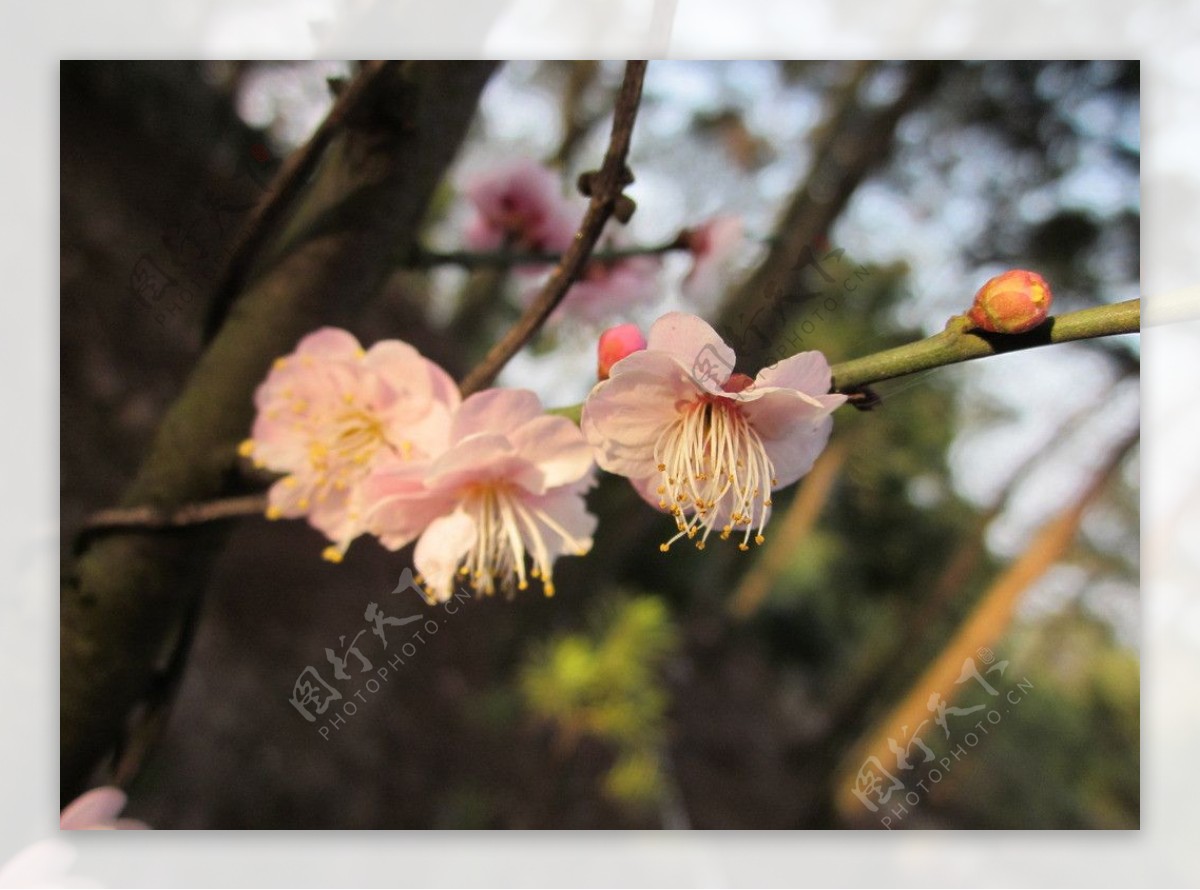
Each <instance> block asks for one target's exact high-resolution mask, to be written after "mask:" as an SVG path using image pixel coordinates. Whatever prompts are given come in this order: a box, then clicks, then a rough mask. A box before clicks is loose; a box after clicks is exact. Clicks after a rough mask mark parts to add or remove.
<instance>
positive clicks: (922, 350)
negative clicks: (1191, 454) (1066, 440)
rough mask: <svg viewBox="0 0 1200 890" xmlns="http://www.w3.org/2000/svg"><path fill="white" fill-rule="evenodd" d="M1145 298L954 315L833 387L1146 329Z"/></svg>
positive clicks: (849, 387) (844, 366)
mask: <svg viewBox="0 0 1200 890" xmlns="http://www.w3.org/2000/svg"><path fill="white" fill-rule="evenodd" d="M1141 321H1142V303H1141V300H1127V301H1125V302H1124V303H1113V304H1111V305H1108V306H1095V307H1093V308H1091V309H1081V310H1079V311H1078V312H1068V313H1067V314H1066V315H1058V316H1055V317H1054V318H1048V319H1046V321H1045V322H1044V323H1043V324H1041V325H1039V326H1038V327H1036V328H1034V329H1033V330H1032V331H1027V332H1025V333H1024V334H988V333H985V332H983V331H977V330H970V328H969V324H970V323H969V322H968V321H967V320H966V319H965V318H964V317H963V316H956V317H955V318H953V319H951V320H950V322H949V324H947V325H946V329H945V330H944V331H942V332H941V333H938V334H934V335H933V336H932V337H928V338H926V339H924V340H918V341H917V342H916V343H907V344H905V345H904V346H897V347H896V348H895V349H887V350H885V351H883V352H876V353H874V354H873V355H867V356H863V357H862V358H856V359H851V360H850V361H848V362H840V363H839V364H836V365H834V366H833V369H832V370H833V391H834V392H851V391H854V390H858V389H861V388H862V387H864V386H866V385H868V384H870V383H879V382H880V381H881V380H891V379H892V378H893V377H903V376H905V375H907V374H916V373H919V372H920V371H928V370H930V369H931V368H940V367H942V366H944V365H954V364H957V363H959V362H968V361H971V360H973V359H977V358H985V357H987V356H989V355H1000V354H1001V353H1004V352H1017V351H1019V350H1022V349H1033V348H1034V347H1037V346H1049V345H1051V344H1053V343H1070V342H1072V341H1074V340H1091V339H1094V338H1096V337H1111V336H1114V335H1116V334H1132V333H1136V332H1137V331H1139V330H1141ZM582 410H583V406H582V405H566V406H564V407H561V408H552V409H550V411H549V413H550V414H558V415H561V416H562V417H568V418H570V419H571V420H574V421H575V422H576V423H578V422H579V417H580V413H581V412H582Z"/></svg>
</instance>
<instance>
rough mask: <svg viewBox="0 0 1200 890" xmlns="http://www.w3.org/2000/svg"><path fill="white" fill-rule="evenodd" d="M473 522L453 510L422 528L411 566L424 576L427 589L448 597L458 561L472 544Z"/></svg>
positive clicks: (473, 542) (473, 534)
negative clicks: (422, 531)
mask: <svg viewBox="0 0 1200 890" xmlns="http://www.w3.org/2000/svg"><path fill="white" fill-rule="evenodd" d="M475 536H476V530H475V522H474V521H473V520H472V519H471V517H469V516H467V514H466V513H463V512H461V511H458V510H456V511H454V512H453V513H451V514H450V515H448V516H442V517H441V518H439V519H435V520H434V521H433V522H431V523H430V524H429V527H428V528H427V529H425V533H424V534H423V535H421V539H420V540H419V541H417V546H416V548H415V549H414V550H413V566H414V567H415V568H416V570H417V571H418V572H419V573H420V574H421V575H423V576H424V579H425V583H426V586H427V587H428V588H429V590H431V591H434V592H436V593H438V594H439V596H440V598H441V599H442V601H443V602H444V601H445V600H447V599H449V594H450V592H451V591H452V590H453V587H454V581H455V578H456V576H457V573H458V564H459V562H460V561H461V560H462V558H463V557H464V556H465V555H466V554H467V552H468V551H469V550H470V549H471V547H472V546H474V544H475Z"/></svg>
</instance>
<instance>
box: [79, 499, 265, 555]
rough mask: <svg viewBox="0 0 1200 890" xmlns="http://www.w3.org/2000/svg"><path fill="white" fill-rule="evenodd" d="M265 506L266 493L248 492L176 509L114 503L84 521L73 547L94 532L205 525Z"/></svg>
mask: <svg viewBox="0 0 1200 890" xmlns="http://www.w3.org/2000/svg"><path fill="white" fill-rule="evenodd" d="M266 509H267V496H266V495H265V494H247V495H240V496H238V497H229V498H219V499H217V500H214V501H201V502H199V503H195V504H184V505H183V506H181V507H179V508H178V509H175V510H163V509H160V508H158V507H151V506H145V505H143V506H140V507H113V508H111V509H108V510H100V511H98V512H96V513H93V514H92V515H91V516H89V517H88V519H87V520H86V521H85V522H84V523H83V526H82V528H80V530H79V537H78V538H77V539H76V548H77V549H80V550H82V549H84V547H85V545H86V544H87V542H89V541H90V540H91V539H92V538H94V537H95V536H97V535H102V534H105V533H107V532H117V531H130V530H135V529H137V530H142V531H155V530H158V531H162V530H166V529H173V528H185V527H186V526H189V525H204V524H205V523H208V522H220V521H221V520H224V519H238V518H240V517H243V516H253V515H255V514H260V515H261V514H262V513H263V511H265V510H266Z"/></svg>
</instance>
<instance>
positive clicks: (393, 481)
mask: <svg viewBox="0 0 1200 890" xmlns="http://www.w3.org/2000/svg"><path fill="white" fill-rule="evenodd" d="M426 469H427V467H425V466H424V465H418V464H401V463H396V464H391V465H388V466H386V467H381V468H380V469H378V470H375V471H374V472H373V473H371V475H370V476H368V477H367V478H366V479H365V480H364V481H363V483H362V486H361V492H362V495H361V496H362V510H363V522H364V525H365V526H366V528H367V530H368V531H370V532H371V533H372V534H374V535H376V536H377V537H378V538H379V542H380V543H381V544H382V545H383V546H384V547H386V548H387V549H389V550H399V549H400V548H401V547H403V546H405V545H406V544H408V543H409V542H410V541H412V540H414V539H415V538H416V537H417V536H418V535H420V534H421V533H422V532H423V531H425V529H426V527H428V525H429V524H430V523H431V522H433V520H434V519H436V518H437V517H439V516H443V515H445V514H447V513H449V512H450V511H451V510H453V509H454V503H455V498H454V495H453V494H452V493H447V492H442V491H436V492H434V491H430V490H429V489H428V488H426V487H425V471H426Z"/></svg>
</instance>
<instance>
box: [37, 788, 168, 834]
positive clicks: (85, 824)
mask: <svg viewBox="0 0 1200 890" xmlns="http://www.w3.org/2000/svg"><path fill="white" fill-rule="evenodd" d="M125 802H126V798H125V792H124V791H122V790H121V789H120V788H116V787H113V786H112V785H105V786H103V787H100V788H93V789H92V790H91V791H88V792H87V793H85V794H82V795H80V796H79V797H77V798H75V800H73V801H71V802H70V803H69V804H67V808H66V809H65V810H63V811H62V814H61V815H60V816H59V819H58V827H59V828H60V829H62V830H63V831H112V830H121V831H144V830H146V829H147V828H148V827H149V826H147V825H146V824H145V823H144V822H139V821H138V820H136V819H118V818H117V817H118V816H120V815H121V810H123V809H125Z"/></svg>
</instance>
